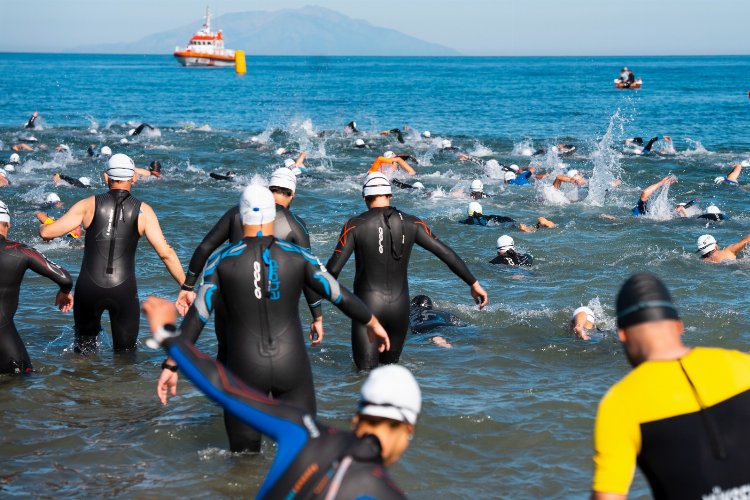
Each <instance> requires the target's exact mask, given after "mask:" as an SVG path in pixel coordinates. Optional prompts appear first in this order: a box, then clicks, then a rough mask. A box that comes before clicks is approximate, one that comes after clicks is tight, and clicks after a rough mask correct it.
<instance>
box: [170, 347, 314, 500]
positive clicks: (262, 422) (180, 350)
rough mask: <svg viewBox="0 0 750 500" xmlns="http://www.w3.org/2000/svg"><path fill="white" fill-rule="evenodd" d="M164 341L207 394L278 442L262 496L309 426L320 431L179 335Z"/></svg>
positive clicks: (296, 411) (296, 451)
mask: <svg viewBox="0 0 750 500" xmlns="http://www.w3.org/2000/svg"><path fill="white" fill-rule="evenodd" d="M165 345H166V350H167V353H168V354H169V356H170V357H171V358H172V359H174V360H175V361H176V362H177V364H178V366H179V367H180V370H181V371H182V373H184V374H185V376H186V377H188V378H189V379H190V380H191V381H192V382H193V384H195V386H196V387H198V389H200V390H201V391H203V393H204V394H206V396H208V397H209V398H210V399H212V400H213V401H215V402H216V403H217V404H219V405H220V406H222V407H223V408H224V409H225V410H226V411H228V412H229V413H231V414H232V415H234V416H235V417H237V418H238V419H240V420H242V422H244V423H245V424H247V425H249V426H250V427H252V428H254V429H255V430H257V431H258V432H261V433H263V434H265V435H266V436H268V437H270V438H271V439H273V440H274V441H276V443H278V450H277V452H276V458H275V459H274V462H273V465H271V469H270V470H269V472H268V475H267V476H266V480H265V482H264V483H263V486H262V487H261V489H260V491H259V492H258V498H264V497H265V495H266V493H267V492H268V490H269V489H270V488H271V487H272V486H273V485H274V484H275V483H276V482H277V481H278V479H279V478H280V477H281V475H282V474H283V472H284V471H285V470H286V469H287V468H288V467H289V465H290V464H291V463H292V461H293V460H294V459H295V458H296V457H297V455H298V454H299V452H300V451H301V450H302V448H304V447H305V445H306V444H307V442H308V441H309V439H310V434H309V432H308V429H310V430H311V431H314V432H316V433H318V432H319V431H318V429H317V428H316V426H315V423H314V421H313V420H312V418H310V417H308V416H306V415H305V413H304V412H303V411H302V410H300V409H298V408H296V407H295V406H291V405H286V404H284V403H283V402H281V401H279V400H274V399H270V398H268V397H266V396H265V395H263V394H261V393H260V392H258V391H255V390H253V389H251V388H249V387H248V386H247V385H245V384H244V383H243V382H242V381H241V380H239V379H238V378H236V377H235V376H234V374H232V373H231V372H230V371H229V370H228V369H227V368H226V367H224V366H223V365H222V364H220V363H218V362H216V361H214V360H212V359H211V358H210V357H209V356H207V355H205V354H204V353H202V352H200V351H199V350H197V349H196V348H195V347H194V346H193V345H191V344H190V343H189V342H186V341H185V340H184V339H182V336H181V337H179V338H178V339H171V341H167V342H165ZM306 419H309V421H306ZM305 423H307V424H308V425H304V424H305Z"/></svg>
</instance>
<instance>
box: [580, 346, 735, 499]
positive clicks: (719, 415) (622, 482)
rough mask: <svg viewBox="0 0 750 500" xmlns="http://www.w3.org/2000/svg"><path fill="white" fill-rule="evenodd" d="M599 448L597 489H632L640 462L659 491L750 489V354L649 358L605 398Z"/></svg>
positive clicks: (672, 494)
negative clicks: (663, 358)
mask: <svg viewBox="0 0 750 500" xmlns="http://www.w3.org/2000/svg"><path fill="white" fill-rule="evenodd" d="M594 448H595V456H594V464H595V470H594V482H593V490H594V491H598V492H603V493H619V494H626V493H627V492H628V489H629V487H630V483H631V481H632V480H633V473H634V472H635V466H636V462H637V464H638V467H639V468H640V469H641V471H642V472H643V474H644V475H645V476H646V479H647V480H648V482H649V484H650V486H651V490H652V493H653V495H654V497H655V498H680V499H684V498H721V496H722V494H728V493H730V492H732V490H736V491H737V492H740V491H750V355H747V354H744V353H741V352H738V351H729V350H725V349H709V348H695V349H693V350H692V351H691V352H690V353H689V354H688V355H687V356H685V357H683V358H681V359H679V360H671V361H647V362H645V363H642V364H641V365H639V366H638V367H637V368H635V369H634V370H633V371H632V372H631V373H630V374H628V375H627V376H626V377H625V378H624V379H622V380H621V381H620V382H618V383H617V384H616V385H615V386H613V387H612V388H611V389H610V391H609V392H608V393H607V395H606V396H604V398H603V399H602V402H601V404H600V405H599V412H598V414H597V417H596V429H595V432H594ZM716 495H718V496H716ZM732 498H734V497H732Z"/></svg>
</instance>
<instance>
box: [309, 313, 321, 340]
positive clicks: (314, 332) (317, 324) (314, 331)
mask: <svg viewBox="0 0 750 500" xmlns="http://www.w3.org/2000/svg"><path fill="white" fill-rule="evenodd" d="M324 336H325V331H324V330H323V316H321V317H319V318H315V321H313V322H312V323H310V341H311V342H310V345H311V346H316V345H320V343H321V342H323V337H324Z"/></svg>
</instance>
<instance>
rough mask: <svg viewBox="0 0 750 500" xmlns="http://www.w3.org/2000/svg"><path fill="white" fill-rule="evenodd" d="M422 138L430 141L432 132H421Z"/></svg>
mask: <svg viewBox="0 0 750 500" xmlns="http://www.w3.org/2000/svg"><path fill="white" fill-rule="evenodd" d="M422 137H423V138H425V139H430V138H431V137H432V132H430V131H429V130H425V131H424V132H422Z"/></svg>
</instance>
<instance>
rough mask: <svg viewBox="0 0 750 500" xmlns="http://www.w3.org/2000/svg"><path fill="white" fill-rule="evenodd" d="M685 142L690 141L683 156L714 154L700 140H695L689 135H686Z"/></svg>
mask: <svg viewBox="0 0 750 500" xmlns="http://www.w3.org/2000/svg"><path fill="white" fill-rule="evenodd" d="M685 142H687V143H688V149H686V150H685V151H684V152H683V153H682V155H683V156H696V155H710V154H713V153H711V151H709V150H708V149H706V148H705V147H704V146H703V144H701V142H700V141H695V140H693V139H691V138H689V137H685Z"/></svg>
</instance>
